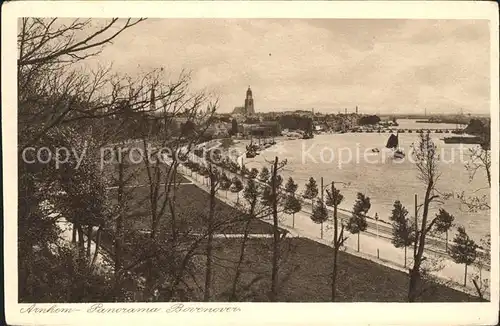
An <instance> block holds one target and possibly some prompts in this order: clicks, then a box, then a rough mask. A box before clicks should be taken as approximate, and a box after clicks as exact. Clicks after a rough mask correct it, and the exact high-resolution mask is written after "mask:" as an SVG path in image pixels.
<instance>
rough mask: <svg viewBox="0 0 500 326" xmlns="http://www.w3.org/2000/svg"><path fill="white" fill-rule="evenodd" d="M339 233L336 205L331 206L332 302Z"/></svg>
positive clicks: (335, 279)
mask: <svg viewBox="0 0 500 326" xmlns="http://www.w3.org/2000/svg"><path fill="white" fill-rule="evenodd" d="M333 193H334V188H333V185H332V194H333ZM340 241H341V239H339V235H338V218H337V205H334V206H333V244H334V246H333V270H332V297H331V299H332V302H335V295H336V290H337V286H336V281H337V256H338V253H339V249H340V248H339V247H340Z"/></svg>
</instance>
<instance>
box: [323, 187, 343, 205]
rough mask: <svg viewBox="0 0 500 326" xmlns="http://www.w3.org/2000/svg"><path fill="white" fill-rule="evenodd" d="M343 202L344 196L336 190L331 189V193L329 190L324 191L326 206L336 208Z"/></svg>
mask: <svg viewBox="0 0 500 326" xmlns="http://www.w3.org/2000/svg"><path fill="white" fill-rule="evenodd" d="M343 200H344V195H342V194H341V193H340V190H339V189H337V188H334V189H333V192H331V191H330V189H327V190H326V200H325V203H326V205H327V206H338V205H340V203H342V201H343Z"/></svg>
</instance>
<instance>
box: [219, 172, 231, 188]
mask: <svg viewBox="0 0 500 326" xmlns="http://www.w3.org/2000/svg"><path fill="white" fill-rule="evenodd" d="M231 184H232V181H231V179H229V178H228V176H227V174H225V173H222V174H221V178H220V185H219V187H220V189H222V190H229V188H230V187H231Z"/></svg>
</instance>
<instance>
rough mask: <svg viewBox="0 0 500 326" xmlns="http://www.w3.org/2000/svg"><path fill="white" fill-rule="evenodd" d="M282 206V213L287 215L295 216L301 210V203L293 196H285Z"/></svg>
mask: <svg viewBox="0 0 500 326" xmlns="http://www.w3.org/2000/svg"><path fill="white" fill-rule="evenodd" d="M284 206H285V207H284V211H285V213H287V214H295V213H298V212H300V210H301V209H302V203H301V202H300V200H299V199H298V198H297V197H295V196H293V195H287V196H286V199H285V205H284Z"/></svg>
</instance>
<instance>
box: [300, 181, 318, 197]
mask: <svg viewBox="0 0 500 326" xmlns="http://www.w3.org/2000/svg"><path fill="white" fill-rule="evenodd" d="M318 192H319V191H318V185H317V183H316V180H314V178H313V177H311V178H309V182H308V183H307V184H306V189H305V190H304V195H303V196H304V198H307V199H314V198H316V196H318Z"/></svg>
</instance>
